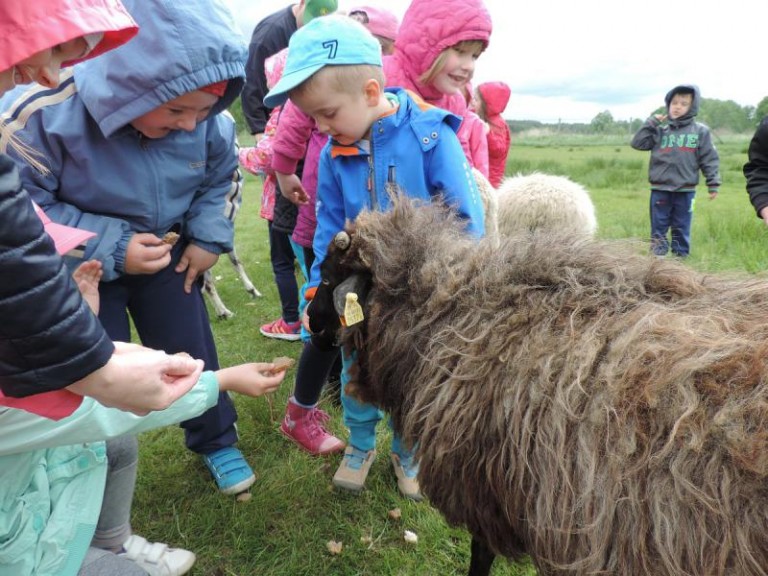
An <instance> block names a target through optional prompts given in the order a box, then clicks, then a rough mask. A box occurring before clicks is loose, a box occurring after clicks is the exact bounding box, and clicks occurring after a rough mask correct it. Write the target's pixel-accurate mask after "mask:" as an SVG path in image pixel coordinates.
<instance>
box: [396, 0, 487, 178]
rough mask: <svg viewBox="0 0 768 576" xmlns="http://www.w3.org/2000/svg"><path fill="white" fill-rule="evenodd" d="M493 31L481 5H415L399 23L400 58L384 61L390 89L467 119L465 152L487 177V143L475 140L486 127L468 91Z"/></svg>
mask: <svg viewBox="0 0 768 576" xmlns="http://www.w3.org/2000/svg"><path fill="white" fill-rule="evenodd" d="M491 29H492V25H491V16H490V14H488V10H486V8H485V5H484V4H483V2H482V0H442V1H441V2H433V1H431V0H412V2H411V4H410V5H409V6H408V10H406V12H405V14H404V15H403V20H402V22H401V24H400V29H399V31H398V35H397V40H395V53H394V54H393V55H391V56H387V57H385V58H384V75H385V76H386V79H387V86H400V87H402V88H406V89H407V90H412V91H413V92H416V94H418V95H419V96H420V97H421V98H423V99H424V100H425V101H426V102H427V103H429V104H432V105H434V106H439V107H440V108H444V109H445V110H448V111H450V112H453V113H454V114H457V115H459V116H462V117H463V121H462V124H461V128H460V130H459V140H460V141H461V145H462V148H463V149H464V153H465V154H466V156H467V159H468V160H469V161H470V163H471V165H472V166H474V167H475V168H477V169H478V170H479V171H480V172H482V173H483V175H484V176H486V177H487V176H488V143H487V141H486V139H485V138H473V137H472V135H473V134H478V133H480V132H482V131H483V130H484V127H483V126H482V121H481V120H480V118H478V117H477V115H476V114H474V113H472V112H470V111H468V110H467V101H466V99H465V97H464V94H463V89H464V87H465V86H466V84H467V83H469V82H470V81H471V80H472V76H473V74H474V71H475V61H476V60H477V58H479V57H480V54H482V52H483V50H485V49H486V47H487V46H488V41H489V40H490V37H491ZM478 125H479V126H478ZM482 133H484V132H482ZM472 143H474V146H473V145H472Z"/></svg>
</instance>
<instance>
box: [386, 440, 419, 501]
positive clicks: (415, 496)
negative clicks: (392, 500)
mask: <svg viewBox="0 0 768 576" xmlns="http://www.w3.org/2000/svg"><path fill="white" fill-rule="evenodd" d="M390 458H391V459H392V466H393V467H394V469H395V476H397V488H398V489H399V490H400V493H401V494H402V495H403V496H405V497H406V498H410V499H411V500H415V501H416V502H420V501H421V500H423V499H424V496H423V495H422V494H421V489H420V488H419V481H418V480H417V479H416V475H417V474H418V473H419V465H418V463H416V462H415V461H414V459H413V458H403V457H401V456H398V455H397V454H395V453H394V452H392V454H390Z"/></svg>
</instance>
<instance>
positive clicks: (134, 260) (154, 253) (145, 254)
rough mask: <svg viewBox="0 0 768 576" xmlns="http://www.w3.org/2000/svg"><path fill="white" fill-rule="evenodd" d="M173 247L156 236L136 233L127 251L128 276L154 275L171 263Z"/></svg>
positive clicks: (126, 265) (126, 267)
mask: <svg viewBox="0 0 768 576" xmlns="http://www.w3.org/2000/svg"><path fill="white" fill-rule="evenodd" d="M172 248H173V246H171V245H170V244H166V243H165V242H163V240H162V239H161V238H158V237H157V236H155V235H154V234H149V233H146V232H142V233H136V234H134V235H133V236H132V237H131V240H130V241H129V242H128V247H127V248H126V249H125V265H124V268H125V273H126V274H154V273H155V272H159V271H160V270H162V269H163V268H165V267H166V266H168V264H170V263H171V249H172Z"/></svg>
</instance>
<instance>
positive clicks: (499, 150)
mask: <svg viewBox="0 0 768 576" xmlns="http://www.w3.org/2000/svg"><path fill="white" fill-rule="evenodd" d="M477 91H478V92H479V93H480V96H481V98H482V99H483V103H484V105H485V115H486V117H487V118H488V124H489V126H490V131H489V132H488V164H489V168H490V176H489V178H488V179H489V180H490V182H491V184H493V186H494V187H496V188H498V186H499V184H500V183H501V181H502V180H503V179H504V171H505V169H506V167H507V156H508V155H509V146H510V144H511V143H512V136H511V135H510V132H509V126H507V123H506V121H505V120H504V118H502V116H501V113H502V112H504V109H505V108H506V107H507V104H508V103H509V97H510V95H511V90H510V89H509V86H507V84H506V83H504V82H485V83H483V84H480V85H479V86H478V87H477Z"/></svg>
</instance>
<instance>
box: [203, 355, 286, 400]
mask: <svg viewBox="0 0 768 576" xmlns="http://www.w3.org/2000/svg"><path fill="white" fill-rule="evenodd" d="M274 369H275V365H274V364H272V363H269V364H268V363H264V362H252V363H250V364H238V365H237V366H231V367H229V368H222V369H221V370H217V371H216V377H217V379H218V381H219V389H220V390H221V391H222V392H237V393H238V394H245V395H246V396H263V395H264V394H269V393H271V392H274V391H275V390H277V389H278V388H279V387H280V383H281V382H282V381H283V378H285V371H282V372H277V373H273V372H272V370H274Z"/></svg>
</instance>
